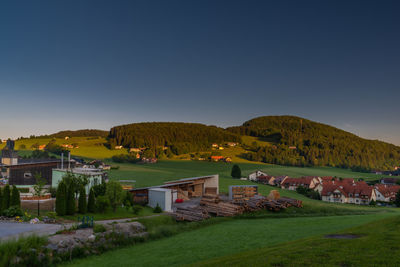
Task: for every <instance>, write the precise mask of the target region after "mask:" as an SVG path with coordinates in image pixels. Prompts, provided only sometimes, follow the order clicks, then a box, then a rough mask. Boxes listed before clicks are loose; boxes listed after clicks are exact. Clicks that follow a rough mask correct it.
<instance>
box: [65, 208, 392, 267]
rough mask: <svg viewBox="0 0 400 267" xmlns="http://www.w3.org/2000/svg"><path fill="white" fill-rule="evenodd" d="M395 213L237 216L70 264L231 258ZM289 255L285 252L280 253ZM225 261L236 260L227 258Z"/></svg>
mask: <svg viewBox="0 0 400 267" xmlns="http://www.w3.org/2000/svg"><path fill="white" fill-rule="evenodd" d="M394 214H396V213H380V214H373V215H350V216H329V217H295V218H280V219H277V218H265V219H233V220H229V221H226V222H222V223H218V224H213V225H210V226H206V227H203V228H199V229H196V230H192V231H188V232H183V233H180V234H177V235H174V236H172V237H168V238H163V239H159V240H155V241H150V242H148V243H143V244H137V245H134V246H130V247H126V248H122V249H118V250H115V251H110V252H107V253H105V254H103V255H100V256H92V257H89V258H86V259H81V260H76V261H73V262H72V263H71V264H66V266H182V265H186V264H194V263H196V262H202V261H205V260H208V259H213V258H217V257H222V256H226V258H224V259H225V260H229V258H230V255H233V254H236V253H240V252H248V251H253V250H255V249H257V248H262V247H269V246H274V245H275V246H276V245H279V244H282V243H286V242H288V241H294V240H299V239H302V238H307V237H315V236H321V235H324V234H332V233H335V232H337V231H343V230H345V229H348V228H351V227H355V226H359V225H362V224H366V223H369V222H371V221H374V220H379V219H383V218H387V217H392V216H393V215H394ZM283 251H284V250H283ZM249 253H251V252H249ZM279 253H282V250H276V254H277V255H278V254H279ZM309 253H311V252H309ZM285 255H286V252H285V254H281V255H280V256H282V257H284V256H285ZM267 256H268V254H260V259H265V258H266V257H267ZM221 262H222V263H224V262H223V261H221ZM218 263H219V262H218ZM218 263H217V264H214V263H211V264H210V265H209V266H219V264H218ZM235 263H236V262H235ZM227 265H230V266H234V265H233V264H231V263H229V262H227ZM243 266H252V264H251V263H250V264H247V265H243Z"/></svg>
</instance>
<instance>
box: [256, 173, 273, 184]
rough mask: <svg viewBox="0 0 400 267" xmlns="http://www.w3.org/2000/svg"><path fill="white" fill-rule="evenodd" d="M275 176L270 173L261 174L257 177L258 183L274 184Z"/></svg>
mask: <svg viewBox="0 0 400 267" xmlns="http://www.w3.org/2000/svg"><path fill="white" fill-rule="evenodd" d="M274 181H275V177H274V176H269V175H261V176H258V177H257V183H260V184H267V185H274Z"/></svg>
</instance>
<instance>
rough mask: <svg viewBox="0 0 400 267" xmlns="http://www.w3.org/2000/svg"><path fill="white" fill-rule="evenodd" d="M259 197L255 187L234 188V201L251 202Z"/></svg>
mask: <svg viewBox="0 0 400 267" xmlns="http://www.w3.org/2000/svg"><path fill="white" fill-rule="evenodd" d="M255 195H257V188H256V187H254V186H237V187H232V199H233V200H238V201H239V200H242V199H244V200H249V199H250V198H252V197H254V196H255Z"/></svg>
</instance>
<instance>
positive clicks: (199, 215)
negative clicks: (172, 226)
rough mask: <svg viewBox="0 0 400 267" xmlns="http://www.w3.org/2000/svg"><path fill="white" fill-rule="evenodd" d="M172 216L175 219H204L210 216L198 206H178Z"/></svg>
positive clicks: (191, 220) (189, 220)
mask: <svg viewBox="0 0 400 267" xmlns="http://www.w3.org/2000/svg"><path fill="white" fill-rule="evenodd" d="M173 215H174V217H175V219H176V220H177V221H188V222H195V221H202V220H204V219H208V218H210V215H208V212H207V211H205V210H204V209H202V208H200V207H198V206H197V207H191V208H189V207H186V208H185V207H178V208H177V209H176V211H175V212H174V214H173Z"/></svg>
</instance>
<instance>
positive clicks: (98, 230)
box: [93, 224, 107, 233]
mask: <svg viewBox="0 0 400 267" xmlns="http://www.w3.org/2000/svg"><path fill="white" fill-rule="evenodd" d="M105 231H107V229H106V227H105V226H104V225H102V224H95V225H94V227H93V233H103V232H105Z"/></svg>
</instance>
